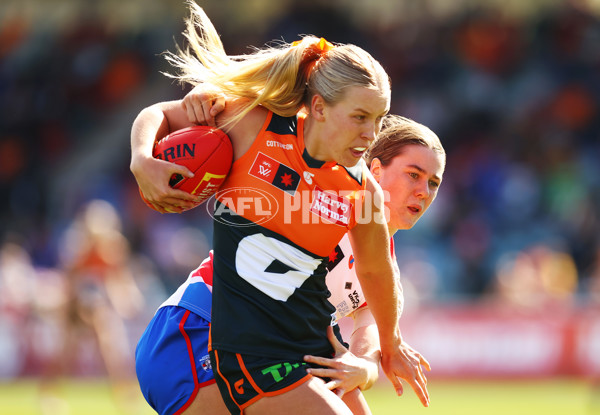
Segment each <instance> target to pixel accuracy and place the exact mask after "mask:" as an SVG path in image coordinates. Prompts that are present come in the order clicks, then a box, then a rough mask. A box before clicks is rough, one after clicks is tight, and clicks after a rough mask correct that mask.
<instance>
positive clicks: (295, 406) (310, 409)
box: [244, 377, 352, 415]
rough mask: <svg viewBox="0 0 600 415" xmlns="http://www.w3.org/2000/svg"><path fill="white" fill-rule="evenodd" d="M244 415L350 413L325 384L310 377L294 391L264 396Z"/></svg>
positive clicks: (327, 414) (337, 414)
mask: <svg viewBox="0 0 600 415" xmlns="http://www.w3.org/2000/svg"><path fill="white" fill-rule="evenodd" d="M244 414H245V415H255V414H256V415H258V414H285V415H313V414H314V415H352V412H351V411H350V409H348V407H347V406H346V405H345V404H344V402H342V400H341V399H340V398H339V397H338V396H337V395H336V394H335V393H333V392H331V391H330V390H329V389H327V388H326V387H325V382H323V381H322V380H321V379H318V378H315V377H312V378H311V379H309V380H308V381H307V382H304V383H302V384H300V385H298V386H297V387H295V388H294V389H291V390H288V391H286V392H284V393H281V394H279V395H275V396H265V397H263V398H262V399H260V400H258V401H256V402H254V403H253V404H252V405H250V406H249V407H248V408H246V410H245V411H244Z"/></svg>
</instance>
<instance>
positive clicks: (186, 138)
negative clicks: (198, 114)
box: [140, 125, 233, 207]
mask: <svg viewBox="0 0 600 415" xmlns="http://www.w3.org/2000/svg"><path fill="white" fill-rule="evenodd" d="M152 154H153V156H154V157H155V158H158V159H161V160H165V161H168V162H171V163H176V164H179V165H180V166H185V167H187V168H188V169H190V171H192V173H194V177H192V178H187V177H184V176H182V175H180V174H174V175H173V176H171V179H170V180H169V186H171V187H172V188H174V189H180V190H184V191H186V192H188V193H191V194H193V195H196V196H199V198H200V200H199V201H198V203H197V204H196V205H195V206H194V207H196V206H198V205H200V204H202V203H203V202H205V201H206V200H207V199H208V198H210V197H211V196H212V195H214V194H215V193H216V191H217V190H218V189H219V186H221V184H222V183H223V182H224V181H225V178H226V177H227V173H229V170H230V169H231V164H232V163H233V147H232V145H231V141H230V140H229V137H228V136H227V135H226V134H225V133H224V132H223V131H221V130H219V129H216V128H213V127H207V126H202V125H198V126H194V127H188V128H184V129H181V130H178V131H174V132H172V133H171V134H169V135H167V136H166V137H164V138H162V139H160V140H159V141H158V142H156V144H155V145H154V150H153V153H152ZM140 195H141V196H142V199H143V200H144V202H146V204H147V205H148V206H150V207H152V205H151V204H150V203H148V201H147V200H146V199H145V198H144V195H143V194H142V193H141V191H140Z"/></svg>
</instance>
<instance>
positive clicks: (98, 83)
mask: <svg viewBox="0 0 600 415" xmlns="http://www.w3.org/2000/svg"><path fill="white" fill-rule="evenodd" d="M198 4H199V5H201V6H202V7H204V8H205V10H206V12H207V14H208V15H209V17H210V18H211V19H212V21H213V23H214V24H215V26H216V28H217V30H218V31H219V32H220V33H221V34H222V40H223V43H224V46H225V49H226V50H227V51H228V52H229V53H230V54H238V53H246V52H249V51H250V49H248V46H249V45H254V46H261V45H263V44H265V43H266V42H268V41H270V40H273V39H284V40H285V41H287V42H291V41H293V40H295V39H297V38H298V34H315V35H318V36H323V37H325V38H326V39H328V40H330V41H332V42H340V43H354V44H357V45H359V46H361V47H364V48H365V49H366V50H368V51H370V52H371V53H372V55H373V56H374V57H375V58H376V59H378V60H379V61H380V62H381V63H382V64H383V66H384V67H385V68H386V69H387V70H388V73H389V74H390V76H391V78H392V88H393V98H392V111H391V112H393V113H396V114H401V115H404V116H408V117H410V118H413V119H415V120H417V121H419V122H421V123H423V124H425V125H427V126H429V127H430V128H431V129H432V130H434V131H435V132H436V133H437V134H438V136H439V137H440V138H441V140H442V142H443V144H444V146H445V148H446V151H447V153H448V163H447V167H446V173H445V176H444V181H443V184H442V186H441V189H440V193H439V196H438V198H437V200H436V201H435V202H434V204H433V205H432V207H431V209H430V212H429V213H427V214H426V215H425V217H424V218H423V219H422V220H421V221H420V223H418V224H417V226H415V228H414V229H413V230H410V231H404V232H399V233H398V234H397V235H396V244H397V245H396V246H397V247H396V250H397V252H396V253H397V256H398V261H399V265H400V269H401V272H402V280H403V283H404V287H405V291H406V297H407V304H406V307H407V309H408V310H411V309H412V310H419V307H428V306H439V305H455V304H467V305H468V304H491V303H493V304H500V305H503V306H505V307H507V308H522V309H525V310H526V309H535V310H546V309H552V310H554V311H555V310H557V309H558V310H560V309H564V308H567V309H573V308H578V309H580V308H590V307H591V308H594V307H598V306H600V215H599V213H600V162H599V160H600V117H598V113H599V112H598V107H599V105H600V76H599V73H600V46H599V45H600V5H599V3H598V2H597V1H593V0H588V1H586V0H570V1H567V0H565V1H558V0H546V1H543V0H537V1H534V0H527V1H521V0H512V1H511V0H503V1H493V0H488V1H485V0H479V1H476V0H453V1H445V0H420V1H409V0H376V1H368V2H358V1H354V0H320V1H319V0H304V1H302V2H300V1H292V0H278V1H277V2H273V1H269V0H247V1H235V0H206V1H202V0H198ZM185 16H187V11H186V7H185V4H184V3H183V0H160V1H159V0H153V1H146V0H127V1H113V0H101V1H94V2H90V1H85V0H80V1H77V0H69V1H66V0H43V1H42V0H3V1H2V3H0V192H1V194H2V203H1V204H0V356H3V357H6V356H16V357H11V358H0V377H11V376H16V375H22V374H28V373H35V374H39V373H43V374H47V375H48V376H52V375H53V374H55V373H59V372H60V371H61V370H72V371H73V370H74V371H78V370H79V371H81V372H85V371H93V370H95V366H94V365H95V364H96V363H95V360H94V359H92V358H86V353H85V350H95V349H94V347H95V348H97V350H98V351H99V353H100V355H101V356H103V357H104V366H105V368H106V369H107V370H108V371H109V373H111V374H112V375H114V376H115V377H121V376H129V375H131V373H130V372H129V373H121V372H123V371H124V370H128V371H131V365H130V363H131V362H130V361H129V360H127V359H131V358H132V356H131V352H130V350H131V349H132V347H133V346H134V345H135V341H136V340H137V338H138V337H139V335H140V334H141V330H143V328H144V326H145V324H146V323H147V322H148V321H149V318H150V316H151V315H152V314H153V313H154V311H155V309H156V307H157V306H158V305H159V304H160V302H161V301H162V300H164V299H165V298H166V296H167V295H168V294H170V293H171V292H172V291H173V289H174V288H175V287H177V286H178V285H179V284H180V283H181V282H182V281H183V280H184V279H185V278H186V277H187V274H188V273H189V271H190V270H192V269H193V268H194V267H195V266H196V265H197V264H198V263H199V262H200V261H201V260H202V259H203V258H204V257H205V256H206V255H207V253H208V250H209V249H210V246H211V237H212V235H211V224H210V217H209V216H208V214H207V212H206V210H205V209H204V207H199V208H197V209H195V210H193V211H190V212H187V213H185V214H183V215H160V214H158V213H156V212H154V211H152V210H150V209H148V208H147V207H146V206H145V205H144V203H143V202H142V201H141V199H140V197H139V194H138V189H137V186H136V183H135V179H134V178H133V175H132V174H131V173H130V171H129V156H130V150H129V132H130V128H131V124H132V122H133V119H134V118H135V116H136V115H137V113H138V112H139V111H140V110H141V109H142V108H143V107H145V106H147V105H149V104H151V103H154V102H157V101H162V100H168V99H177V98H181V97H182V96H183V95H184V94H185V93H186V92H187V90H188V89H187V88H185V87H182V86H180V85H177V84H175V83H173V81H172V80H171V79H169V78H167V77H165V76H164V75H163V74H161V71H169V70H170V68H169V67H168V66H167V65H166V62H165V60H164V58H163V57H162V56H161V53H162V52H164V51H166V50H171V51H173V50H175V44H176V43H179V44H182V39H181V30H182V28H183V25H182V23H183V18H184V17H185ZM90 329H91V330H90ZM57 333H60V335H57ZM86 333H88V334H86ZM89 333H92V334H89ZM25 334H27V335H25ZM74 336H80V337H79V338H80V339H83V340H79V341H78V343H77V344H78V347H79V348H80V349H83V350H84V352H83V353H80V354H81V355H82V357H78V359H79V361H78V362H75V363H76V364H75V369H73V368H71V369H65V365H69V364H70V365H73V361H72V360H73V356H74V355H73V354H72V353H73V352H72V351H70V349H69V344H70V343H69V339H72V338H74ZM86 339H87V340H86ZM115 339H120V341H119V342H117V341H115ZM92 341H94V344H96V346H93V347H92V346H90V347H89V348H88V347H87V346H86V345H88V343H89V344H92ZM86 342H87V343H86ZM599 344H600V342H599ZM82 345H83V346H82ZM119 351H121V352H122V353H119ZM88 353H91V352H88ZM88 357H89V356H88ZM86 365H87V366H86ZM124 368H125V369H124Z"/></svg>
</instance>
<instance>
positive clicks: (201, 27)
mask: <svg viewBox="0 0 600 415" xmlns="http://www.w3.org/2000/svg"><path fill="white" fill-rule="evenodd" d="M188 4H189V7H190V17H189V18H188V19H186V28H185V31H184V37H185V38H186V40H187V43H188V46H187V47H186V48H185V49H181V48H177V54H173V53H167V56H166V57H167V60H168V61H169V62H170V63H171V64H172V65H173V66H174V67H175V68H176V69H177V70H178V74H177V75H175V76H173V77H174V78H176V79H177V80H178V81H179V82H181V83H188V84H191V85H194V86H195V85H198V84H200V83H203V82H206V83H210V84H212V85H214V86H216V87H217V88H219V89H220V90H222V91H223V93H224V94H225V95H227V96H232V97H238V98H244V99H246V100H247V104H245V105H243V106H242V108H241V110H240V111H239V112H238V113H237V114H235V115H234V116H233V117H232V118H231V119H229V120H227V122H226V125H231V124H234V123H235V122H237V121H238V120H240V119H241V118H243V117H244V116H245V115H246V114H247V113H248V112H249V111H250V110H252V109H253V108H255V107H256V106H258V105H261V106H264V107H265V108H267V109H269V110H271V111H273V112H274V113H276V114H278V115H281V116H284V117H289V116H293V115H296V114H297V113H298V111H299V110H300V109H301V108H302V106H303V105H304V104H306V103H308V102H309V101H310V98H312V96H313V95H314V94H320V95H322V96H323V97H324V99H325V100H326V101H327V102H329V103H333V102H336V101H337V100H338V99H340V98H341V94H342V93H343V91H344V89H345V88H346V87H348V86H353V85H360V86H368V87H374V88H375V87H376V88H379V89H381V90H384V91H385V89H387V92H388V93H389V88H390V85H389V78H388V77H387V74H386V73H385V71H384V70H383V68H382V67H381V65H380V64H379V63H378V62H377V61H376V60H375V59H373V58H372V57H371V56H370V55H369V54H368V53H367V52H365V51H364V50H362V49H360V48H358V47H357V46H354V45H342V46H335V47H334V46H333V45H332V44H331V43H329V42H327V41H325V40H324V39H322V38H317V37H315V36H305V37H303V38H302V39H301V40H300V41H298V42H294V44H287V43H283V42H282V43H280V44H278V45H275V46H266V47H264V48H263V49H256V50H255V51H254V53H252V54H248V55H238V56H228V55H227V54H226V53H225V50H224V48H223V44H222V42H221V39H220V37H219V34H218V33H217V31H216V29H215V27H214V26H213V24H212V23H211V21H210V19H209V18H208V16H207V15H206V13H204V10H202V8H201V7H199V6H198V5H197V4H196V3H194V2H193V1H191V0H189V1H188ZM169 76H171V75H169Z"/></svg>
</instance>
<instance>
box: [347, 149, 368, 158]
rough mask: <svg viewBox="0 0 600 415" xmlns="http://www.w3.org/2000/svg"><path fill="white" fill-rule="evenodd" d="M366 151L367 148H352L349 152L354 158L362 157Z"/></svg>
mask: <svg viewBox="0 0 600 415" xmlns="http://www.w3.org/2000/svg"><path fill="white" fill-rule="evenodd" d="M365 151H367V147H352V148H351V149H350V152H351V153H352V155H353V156H354V157H356V158H360V157H362V155H363V154H364V153H365Z"/></svg>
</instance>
